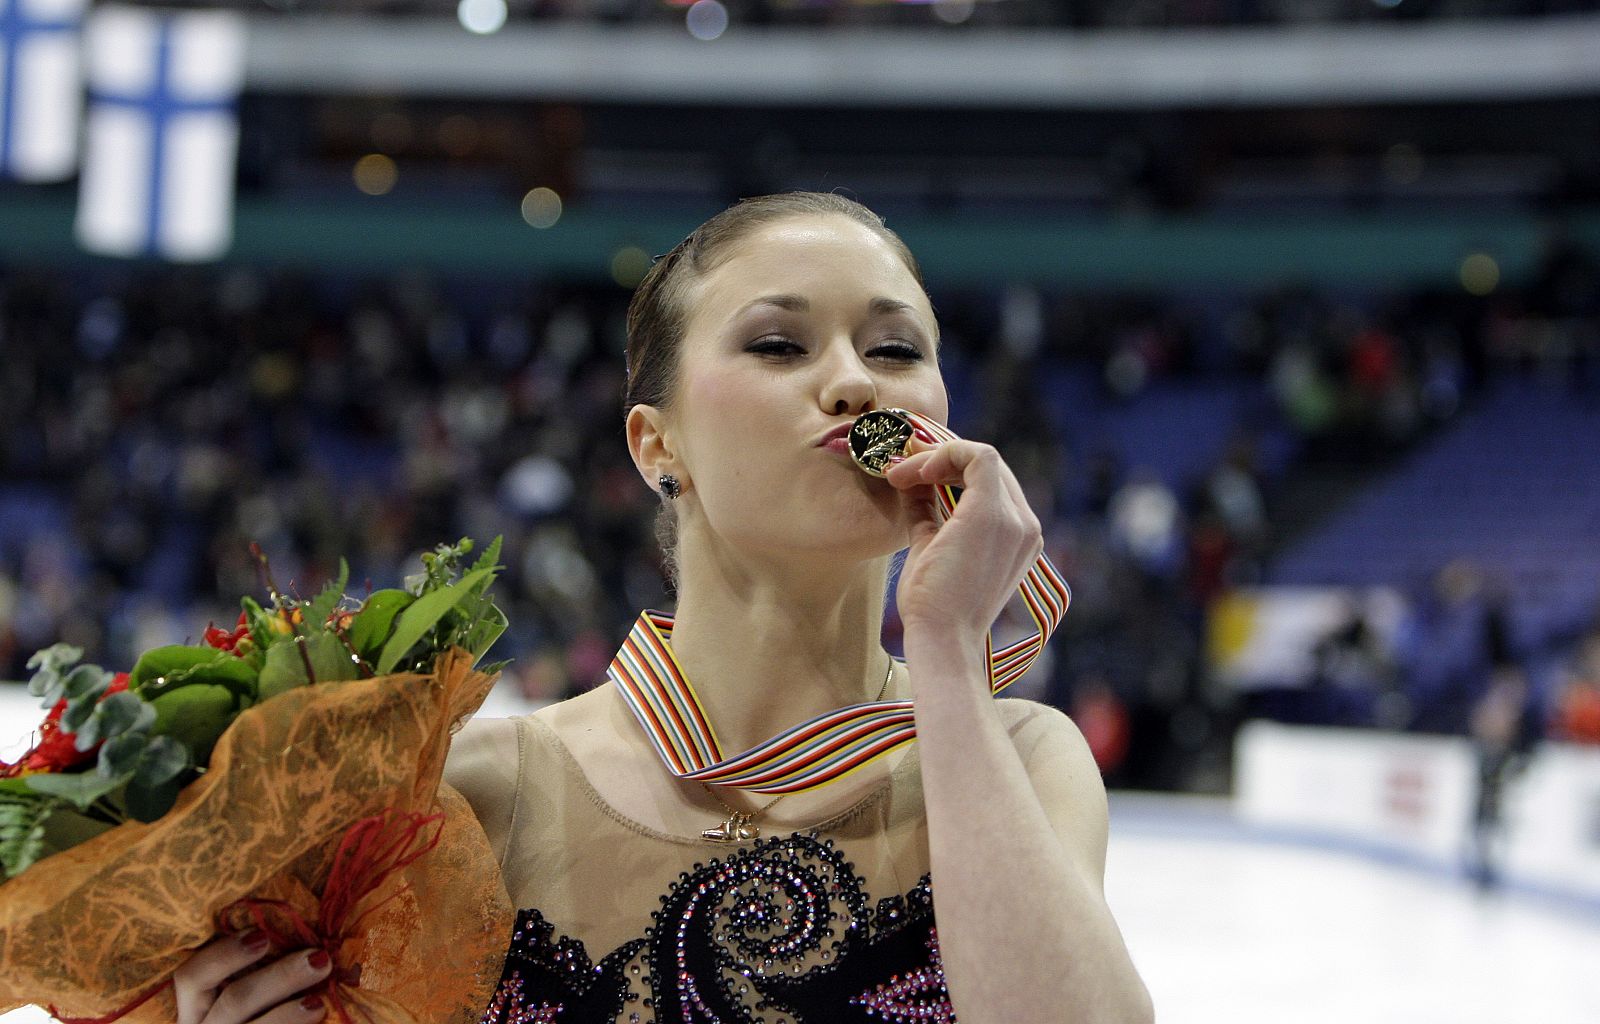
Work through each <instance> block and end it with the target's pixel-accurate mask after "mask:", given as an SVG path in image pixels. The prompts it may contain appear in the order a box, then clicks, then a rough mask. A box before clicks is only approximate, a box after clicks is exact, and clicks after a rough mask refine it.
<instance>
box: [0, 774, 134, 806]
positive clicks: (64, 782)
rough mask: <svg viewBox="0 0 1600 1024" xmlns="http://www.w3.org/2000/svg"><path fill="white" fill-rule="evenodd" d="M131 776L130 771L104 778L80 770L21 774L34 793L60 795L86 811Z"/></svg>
mask: <svg viewBox="0 0 1600 1024" xmlns="http://www.w3.org/2000/svg"><path fill="white" fill-rule="evenodd" d="M132 777H133V773H132V772H127V773H126V774H124V775H121V776H117V777H113V778H106V777H105V776H104V775H101V774H100V773H99V772H98V771H93V772H80V773H78V774H76V775H52V774H48V773H45V772H38V773H35V774H33V775H25V776H23V780H24V781H25V782H27V784H28V788H29V789H31V790H33V791H34V792H35V793H43V794H45V795H46V796H55V797H60V798H61V799H63V800H68V801H71V802H72V804H73V805H74V806H75V807H77V808H78V810H80V811H86V810H88V809H89V805H90V804H92V803H94V802H95V801H96V800H98V799H100V798H101V797H103V796H105V795H106V794H107V793H109V792H111V791H112V790H114V789H116V788H117V787H118V786H121V785H122V784H123V783H125V782H127V781H128V780H129V779H130V778H132Z"/></svg>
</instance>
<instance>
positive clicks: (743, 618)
mask: <svg viewBox="0 0 1600 1024" xmlns="http://www.w3.org/2000/svg"><path fill="white" fill-rule="evenodd" d="M685 539H686V540H687V538H685ZM697 554H700V553H697V552H692V551H685V552H684V555H685V556H686V557H684V558H683V559H682V565H683V568H684V572H683V575H682V577H681V578H680V585H679V590H678V593H679V599H678V608H677V612H676V622H675V625H674V626H673V630H672V648H673V652H674V653H675V654H676V655H677V658H678V663H679V665H681V666H682V667H683V671H684V674H685V675H686V676H687V677H688V679H689V682H690V683H691V684H692V685H693V686H694V690H695V693H696V694H697V695H698V696H699V697H700V703H701V706H702V707H704V709H705V712H706V715H707V717H708V718H709V719H710V720H711V723H712V726H713V727H714V728H715V729H716V732H717V739H718V740H719V741H720V743H721V745H722V750H723V753H724V754H726V755H729V756H731V755H734V754H738V753H742V752H743V751H745V750H748V749H749V748H750V747H753V746H755V745H756V744H757V743H760V742H761V741H762V740H765V739H768V738H769V737H771V736H773V735H775V734H777V733H778V732H781V731H782V730H783V729H786V728H788V727H789V726H793V725H798V724H799V723H800V722H803V721H805V720H806V719H808V718H812V717H814V716H816V715H819V714H822V713H824V712H827V711H831V710H833V709H835V708H839V707H843V706H844V705H847V704H858V703H861V702H862V701H868V700H872V699H873V698H875V697H876V696H878V694H879V693H880V692H881V690H882V688H883V684H884V678H885V673H886V671H887V669H888V665H889V656H888V655H887V654H886V653H885V652H884V649H883V644H882V642H881V640H880V634H881V631H882V625H883V594H884V587H885V581H886V576H887V571H888V559H887V558H877V559H872V560H869V561H865V562H861V563H857V564H855V565H853V566H847V567H843V568H841V567H840V566H838V565H837V564H829V561H830V560H829V559H827V558H808V559H805V560H804V563H803V564H789V565H771V564H767V565H760V566H757V565H752V564H750V563H748V562H745V561H741V560H739V559H736V558H733V557H730V556H728V555H727V554H726V553H723V554H721V555H720V556H718V557H712V558H705V557H695V555H697ZM841 561H842V560H841ZM818 563H821V565H819V564H818ZM891 692H892V687H891Z"/></svg>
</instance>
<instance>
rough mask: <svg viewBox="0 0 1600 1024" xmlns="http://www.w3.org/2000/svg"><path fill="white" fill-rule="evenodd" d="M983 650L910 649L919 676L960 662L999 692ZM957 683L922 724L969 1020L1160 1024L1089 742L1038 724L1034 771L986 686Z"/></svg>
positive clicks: (954, 963)
mask: <svg viewBox="0 0 1600 1024" xmlns="http://www.w3.org/2000/svg"><path fill="white" fill-rule="evenodd" d="M974 650H976V651H977V652H979V653H978V655H977V656H976V657H974V656H973V655H972V653H971V652H973V651H974ZM963 651H964V652H965V654H963V653H961V652H963ZM982 651H983V644H982V638H981V637H980V638H979V639H978V642H977V643H976V644H973V643H967V644H962V645H956V644H954V643H951V644H944V643H940V642H937V641H935V642H930V643H928V644H921V643H919V644H918V645H917V646H916V647H915V648H913V647H912V644H911V641H910V639H909V638H908V640H907V655H908V660H909V662H910V664H911V665H912V666H913V672H915V671H916V666H917V664H918V663H921V664H924V665H930V666H948V667H947V668H945V669H944V671H947V672H950V673H951V674H956V673H961V674H970V677H971V678H972V679H973V680H983V681H985V682H986V681H987V680H986V677H985V676H983V675H980V674H979V673H980V672H981V670H982V666H981V664H980V663H981V661H982V654H981V652H982ZM958 665H959V666H960V668H959V669H958V668H956V666H958ZM933 671H936V672H937V671H940V669H938V668H936V669H934V670H933ZM944 682H947V681H940V684H941V686H940V689H939V690H938V691H937V693H936V694H935V693H929V691H930V690H933V689H934V687H932V686H929V687H926V688H924V687H923V686H922V685H920V684H919V685H918V693H917V700H916V715H917V733H918V735H919V737H920V744H919V745H920V746H921V748H922V753H921V757H922V780H923V790H924V793H925V799H926V802H927V812H928V836H929V856H930V866H931V870H932V875H933V879H934V887H933V892H934V906H935V910H936V912H937V914H938V922H939V944H940V952H941V954H942V956H943V958H944V967H945V977H946V982H947V984H948V986H949V989H950V998H951V1002H952V1004H953V1005H954V1007H955V1010H956V1016H957V1018H958V1019H959V1020H961V1021H962V1022H963V1024H985V1022H989V1021H1006V1022H1023V1021H1040V1022H1044V1021H1051V1022H1054V1021H1062V1022H1068V1021H1070V1022H1074V1024H1076V1022H1096V1024H1099V1022H1119V1024H1121V1022H1127V1024H1135V1022H1144V1021H1149V1020H1151V1019H1152V1010H1151V1005H1150V997H1149V995H1148V994H1147V993H1146V991H1145V988H1144V984H1143V982H1142V981H1141V980H1140V979H1139V975H1138V973H1137V972H1136V971H1135V969H1134V966H1133V962H1132V961H1131V959H1130V958H1129V956H1128V951H1127V948H1126V947H1125V946H1124V944H1123V940H1122V935H1121V933H1120V932H1119V931H1118V929H1117V925H1116V922H1115V921H1114V920H1112V917H1111V911H1110V909H1109V908H1107V906H1106V903H1105V895H1104V892H1103V889H1102V882H1103V877H1104V870H1105V851H1106V804H1105V791H1104V789H1103V788H1102V787H1101V785H1100V777H1099V772H1098V770H1097V769H1096V768H1095V765H1094V762H1093V760H1092V758H1090V757H1089V756H1088V752H1087V749H1086V747H1085V744H1084V743H1083V739H1082V737H1081V736H1079V735H1078V733H1077V730H1076V728H1075V727H1073V726H1072V724H1071V722H1070V720H1068V719H1066V717H1065V716H1062V715H1059V713H1054V714H1051V715H1050V717H1049V718H1045V719H1044V721H1043V722H1032V723H1029V726H1031V727H1036V728H1038V729H1039V730H1040V731H1042V732H1043V733H1044V734H1043V735H1042V736H1041V737H1040V738H1039V741H1038V743H1037V745H1036V746H1035V748H1034V751H1033V756H1032V757H1031V758H1030V759H1029V761H1028V763H1027V764H1024V762H1023V759H1022V757H1021V756H1020V755H1019V753H1018V750H1017V748H1016V746H1015V745H1014V743H1013V742H1012V738H1011V736H1010V735H1008V733H1007V730H1006V727H1005V723H1004V722H1003V721H1002V719H1001V715H1000V712H999V705H998V704H997V703H996V702H995V701H994V700H993V699H992V698H989V697H988V696H987V695H985V694H983V693H982V691H981V690H980V689H979V688H978V687H966V686H943V685H942V684H943V683H944ZM924 694H927V696H924ZM968 694H972V695H974V696H972V697H967V696H966V695H968ZM1040 717H1043V716H1042V715H1041V716H1040ZM1024 728H1025V729H1028V731H1032V729H1031V728H1029V727H1026V726H1025V727H1024Z"/></svg>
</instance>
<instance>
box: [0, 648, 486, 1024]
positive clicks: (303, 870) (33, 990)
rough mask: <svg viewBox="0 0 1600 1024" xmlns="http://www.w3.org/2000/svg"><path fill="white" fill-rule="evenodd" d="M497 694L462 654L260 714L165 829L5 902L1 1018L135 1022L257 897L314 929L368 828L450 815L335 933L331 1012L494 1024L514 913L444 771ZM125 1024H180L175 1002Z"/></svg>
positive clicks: (170, 815) (71, 863)
mask: <svg viewBox="0 0 1600 1024" xmlns="http://www.w3.org/2000/svg"><path fill="white" fill-rule="evenodd" d="M493 681H494V680H493V679H492V678H491V677H488V676H485V675H483V674H482V673H478V672H474V671H473V670H472V660H471V658H470V656H468V655H466V654H465V653H463V652H459V651H450V652H448V653H447V654H445V655H444V656H443V657H441V658H440V659H439V662H438V664H437V666H436V670H435V671H434V672H433V673H432V674H430V675H409V674H403V675H391V676H382V677H379V678H376V679H364V680H354V681H349V682H340V683H333V684H326V685H319V686H309V687H302V688H300V689H296V690H291V691H289V692H287V693H283V694H280V695H279V696H277V697H274V698H273V699H272V700H269V701H266V702H265V703H263V704H260V705H258V706H256V707H254V708H251V709H249V710H247V711H245V712H244V713H243V714H241V715H240V716H239V718H238V719H237V720H236V721H235V722H234V724H233V725H232V726H231V727H230V728H229V729H228V731H227V732H226V733H224V734H223V736H222V738H221V740H220V741H219V742H218V743H217V746H216V748H215V750H214V751H213V752H212V757H211V766H210V769H209V770H208V771H207V772H206V773H205V774H204V775H203V776H201V777H200V778H199V779H197V780H196V781H195V782H193V783H191V784H190V785H189V786H188V787H186V788H185V789H184V791H183V792H182V794H181V795H180V796H179V798H178V802H177V804H176V805H175V806H174V807H173V808H172V810H170V811H168V812H167V813H166V814H165V815H163V816H162V817H161V818H160V819H158V820H157V821H154V822H151V823H149V824H142V823H128V824H125V825H121V826H118V827H117V828H115V829H112V830H111V831H109V832H106V833H103V834H102V835H99V836H96V837H95V838H93V839H91V840H89V841H88V842H86V843H83V844H81V845H79V846H75V847H73V848H71V849H69V850H66V851H63V852H61V853H58V854H55V855H54V856H51V857H48V858H46V859H45V860H43V861H40V862H39V863H37V864H35V865H34V866H33V867H31V868H29V869H28V870H26V871H24V872H23V873H22V874H21V875H19V876H17V877H16V878H14V879H12V880H11V881H9V882H6V883H4V884H3V885H0V1012H3V1011H4V1010H9V1009H12V1008H14V1007H17V1006H23V1005H28V1004H39V1005H45V1004H52V1005H54V1006H55V1007H56V1008H57V1009H58V1010H59V1012H61V1013H63V1014H68V1015H71V1016H75V1017H93V1016H100V1015H105V1014H109V1013H111V1012H113V1011H116V1010H118V1009H121V1008H122V1007H125V1006H127V1005H128V1004H129V1003H131V1002H133V1001H134V1000H135V999H137V998H138V997H140V996H141V995H143V994H144V993H146V992H148V991H149V990H150V989H151V987H152V986H155V985H158V984H160V983H161V982H162V981H163V980H164V979H166V978H167V977H168V976H169V975H170V974H171V972H172V971H173V970H174V969H175V968H176V967H177V966H178V965H179V964H180V963H182V962H183V961H184V960H185V959H187V958H188V956H189V955H190V954H191V953H192V952H193V951H194V950H195V949H196V948H198V947H199V946H201V945H203V944H205V943H206V942H208V941H210V940H211V938H212V937H213V936H214V935H215V934H216V931H217V928H218V921H219V914H221V913H222V912H223V911H224V910H226V909H227V908H229V907H230V906H232V905H233V904H235V903H236V902H237V901H239V900H241V899H243V898H245V897H252V898H255V899H258V900H281V901H284V904H285V905H286V906H287V907H289V908H292V909H293V911H294V912H295V913H297V914H298V915H299V916H300V917H301V918H303V919H304V920H305V921H307V922H311V923H313V924H314V923H315V922H316V921H317V920H318V903H319V898H318V896H319V894H320V892H321V883H322V881H323V880H325V879H326V878H327V875H328V872H329V869H330V866H331V864H332V861H333V858H334V854H335V851H336V850H337V849H338V847H339V844H340V841H341V839H342V838H343V837H344V835H345V833H346V832H347V831H348V830H349V829H350V827H351V826H352V825H354V824H355V823H356V822H358V821H360V820H362V819H364V818H368V817H372V816H375V815H378V814H380V813H382V812H385V811H393V812H401V813H407V812H416V813H422V814H431V813H438V812H440V811H442V813H443V815H444V819H443V824H442V825H439V824H433V825H430V826H429V827H428V829H426V838H429V839H431V838H432V835H433V834H434V832H435V831H437V832H438V835H439V842H438V844H437V845H436V846H435V847H434V848H433V849H432V850H431V851H429V852H428V853H427V854H426V855H424V856H422V857H421V858H419V859H417V860H416V861H415V862H414V863H412V864H411V865H410V866H408V867H406V868H405V869H404V870H403V871H401V872H399V873H397V874H395V875H393V876H391V877H389V878H388V879H387V880H386V881H385V882H384V883H383V884H382V885H380V886H379V888H378V889H377V890H375V891H374V892H372V893H371V894H370V895H369V896H367V897H366V898H365V899H363V900H362V901H361V902H360V903H358V904H356V906H355V907H354V908H353V910H354V912H353V913H352V914H350V915H349V916H348V918H347V923H346V926H345V931H346V934H341V935H327V936H322V943H323V945H324V946H325V948H327V949H329V951H330V952H332V953H333V955H334V972H333V977H334V978H343V979H345V980H344V981H343V982H340V983H338V985H337V991H336V992H334V993H330V995H333V996H336V997H337V999H336V1000H334V999H330V1002H337V1003H338V1004H341V1005H342V1006H343V1007H344V1009H345V1011H346V1015H347V1016H348V1017H349V1018H350V1019H352V1020H354V1021H371V1022H373V1024H471V1022H475V1021H477V1020H478V1018H479V1015H480V1014H481V1013H482V1011H483V1008H484V1006H486V1005H487V1004H488V1001H489V998H490V996H491V994H492V992H493V989H494V986H495V983H496V981H497V980H498V977H499V972H500V967H501V963H502V959H503V957H504V954H505V948H506V943H507V941H508V940H509V937H510V934H511V928H512V918H513V914H512V908H511V903H510V899H509V898H508V896H507V895H506V891H505V883H504V881H503V879H502V878H501V876H500V869H499V865H498V864H497V863H496V861H495V858H494V855H493V853H492V852H491V850H490V848H489V843H488V840H487V838H486V837H485V836H484V833H483V830H482V828H481V826H479V824H478V821H477V819H476V818H475V817H474V816H473V813H472V810H471V808H470V807H469V806H468V804H467V802H466V800H465V799H464V798H463V797H462V796H461V795H460V794H459V793H457V792H455V790H453V789H451V788H450V787H449V786H448V785H445V784H442V783H441V782H440V774H441V772H442V770H443V768H444V760H445V755H446V754H447V753H448V751H449V745H450V737H451V735H452V733H454V732H455V730H456V729H457V728H459V726H460V724H461V723H462V722H464V721H465V720H466V718H467V717H468V716H469V715H471V713H472V712H473V711H475V710H476V709H477V708H478V706H479V705H480V704H481V703H482V702H483V698H484V696H485V695H486V694H487V693H488V690H489V687H490V686H491V685H492V683H493ZM371 908H376V909H371ZM369 909H370V910H371V912H370V913H365V916H363V914H364V912H366V911H368V910H369ZM283 917H284V915H282V914H279V915H277V918H276V919H277V920H280V921H281V920H282V919H283ZM248 923H249V921H248V916H247V915H245V914H243V913H242V912H240V910H239V909H238V908H234V912H233V913H231V914H229V915H227V920H226V925H227V926H228V927H230V929H231V928H233V927H244V926H245V925H247V924H248ZM123 1019H124V1020H127V1021H131V1022H141V1021H149V1022H154V1021H164V1022H167V1024H170V1022H172V1021H174V1020H176V1019H177V1013H176V1006H175V1001H174V999H173V995H172V991H171V988H170V987H168V988H166V989H165V990H164V991H161V992H159V993H158V994H157V995H156V996H155V997H154V998H152V999H150V1000H149V1001H148V1002H146V1003H145V1004H144V1005H142V1006H140V1007H139V1008H138V1009H137V1010H135V1011H134V1012H133V1013H131V1014H129V1015H128V1016H127V1017H125V1018H123ZM329 1019H330V1020H331V1019H334V1018H333V1017H331V1016H330V1018H329Z"/></svg>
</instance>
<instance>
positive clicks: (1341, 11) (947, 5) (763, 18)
mask: <svg viewBox="0 0 1600 1024" xmlns="http://www.w3.org/2000/svg"><path fill="white" fill-rule="evenodd" d="M277 2H281V3H284V4H286V5H287V4H288V3H290V2H292V0H277ZM687 6H688V3H687V2H683V3H674V4H662V3H659V2H656V0H648V2H647V0H536V2H535V3H533V4H532V5H531V7H530V8H529V9H528V14H529V15H530V16H532V17H535V18H565V19H574V18H582V19H598V20H602V21H632V20H650V19H663V18H666V17H669V16H670V15H671V12H674V11H676V10H678V9H680V8H682V7H687ZM726 6H727V9H728V12H729V15H730V18H731V20H732V21H734V22H735V23H741V22H742V23H746V24H756V25H766V24H801V25H852V26H859V25H908V24H926V23H928V22H930V21H934V20H935V19H937V21H942V22H946V23H952V24H960V23H966V22H971V23H972V24H988V25H997V26H999V25H1010V26H1016V25H1029V26H1043V25H1053V26H1060V27H1070V28H1103V27H1106V28H1160V27H1171V26H1213V25H1241V24H1243V25H1250V24H1284V23H1288V24H1306V23H1318V22H1348V21H1375V20H1397V19H1398V20H1413V19H1421V18H1438V19H1446V18H1448V19H1461V18H1503V17H1536V16H1541V15H1548V14H1568V13H1574V12H1581V11H1589V10H1592V9H1593V8H1594V5H1593V4H1592V3H1589V2H1587V0H1134V2H1131V3H1127V2H1124V3H1114V2H1110V0H1012V2H1007V3H990V2H975V0H900V2H894V0H882V2H872V0H865V2H863V0H854V2H849V3H831V4H830V3H817V2H800V0H751V2H747V3H740V4H734V3H729V4H727V5H726ZM513 9H514V10H515V6H513ZM930 11H931V12H932V17H931V18H930V17H929V12H930Z"/></svg>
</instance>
